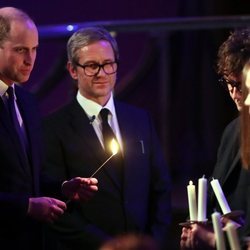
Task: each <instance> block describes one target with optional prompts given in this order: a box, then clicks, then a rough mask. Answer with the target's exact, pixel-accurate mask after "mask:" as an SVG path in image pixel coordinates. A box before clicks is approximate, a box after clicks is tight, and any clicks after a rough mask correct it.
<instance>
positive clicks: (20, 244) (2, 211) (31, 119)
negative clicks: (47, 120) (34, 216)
mask: <svg viewBox="0 0 250 250" xmlns="http://www.w3.org/2000/svg"><path fill="white" fill-rule="evenodd" d="M15 92H16V96H17V103H18V106H19V109H20V112H21V115H22V118H23V121H24V124H25V127H26V132H27V137H28V142H29V153H28V158H27V157H25V155H24V153H23V151H22V149H21V147H20V145H19V143H18V141H17V138H16V137H15V136H14V134H13V128H12V127H11V126H12V125H11V123H10V120H9V117H8V116H7V114H6V111H5V109H4V106H3V102H2V100H1V99H0V120H1V122H0V155H1V157H0V242H1V244H3V243H4V242H6V243H7V245H8V246H9V247H8V249H14V248H15V247H16V249H33V248H34V245H33V246H32V241H33V240H32V237H33V238H34V239H35V236H34V235H39V234H40V232H39V233H38V234H36V229H37V225H36V223H35V222H32V221H30V220H29V218H27V211H28V198H29V197H31V196H37V195H38V193H39V169H40V164H41V157H40V151H41V150H40V147H39V145H40V143H39V141H40V138H39V134H40V133H41V127H40V125H39V124H40V121H39V118H38V110H37V109H36V104H35V102H34V99H33V98H32V96H31V95H30V94H28V93H27V92H25V91H24V90H23V89H21V88H20V87H18V86H16V87H15ZM33 233H34V235H33ZM39 236H40V235H39ZM36 245H37V248H38V249H39V244H38V241H37V243H36Z"/></svg>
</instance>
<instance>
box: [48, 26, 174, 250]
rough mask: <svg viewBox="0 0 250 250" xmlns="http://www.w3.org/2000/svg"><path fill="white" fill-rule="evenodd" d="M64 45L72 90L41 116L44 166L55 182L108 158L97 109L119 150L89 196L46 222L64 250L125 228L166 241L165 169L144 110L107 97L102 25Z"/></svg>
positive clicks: (111, 68)
mask: <svg viewBox="0 0 250 250" xmlns="http://www.w3.org/2000/svg"><path fill="white" fill-rule="evenodd" d="M67 50H68V65H67V67H68V70H69V72H70V75H71V77H72V78H73V79H74V80H75V81H76V82H77V86H78V92H77V95H76V98H74V100H72V102H71V103H69V104H68V105H66V106H65V107H63V108H62V109H60V110H59V111H57V112H55V113H54V114H52V115H51V116H49V117H48V118H47V119H46V120H45V131H46V135H45V139H46V140H47V142H46V145H47V165H46V168H45V169H44V171H45V172H46V174H49V175H50V176H53V177H54V178H57V180H58V181H62V180H64V179H74V178H76V177H77V176H91V175H92V174H93V173H94V172H95V171H96V170H97V169H98V168H99V167H100V166H101V164H102V163H103V162H104V161H105V160H106V159H107V158H108V157H109V156H110V154H108V153H106V151H107V148H106V147H105V143H104V140H105V136H103V134H105V133H104V130H105V129H104V127H105V125H104V120H105V118H104V116H105V114H103V111H104V113H105V112H106V116H108V123H109V125H108V126H111V127H112V133H113V134H114V135H113V137H114V138H115V139H116V141H117V142H118V144H119V152H118V154H116V155H114V156H113V157H112V158H111V159H110V160H109V161H108V162H107V163H106V164H105V166H104V167H103V168H102V169H101V170H100V171H98V172H97V173H96V174H95V177H96V178H97V179H98V192H97V194H96V195H95V196H94V197H93V199H91V201H89V202H87V203H86V204H82V203H78V202H75V203H71V204H70V206H71V209H70V210H69V212H66V213H65V214H64V216H62V217H61V219H60V220H59V221H58V223H55V224H54V225H53V227H54V229H55V231H56V232H57V233H58V235H59V237H60V238H61V239H62V242H63V244H65V245H67V247H68V249H88V250H92V249H97V248H98V247H99V246H100V244H101V243H102V242H103V241H105V240H107V239H110V238H111V237H113V236H115V235H117V234H120V233H125V232H140V233H145V234H151V235H153V236H154V238H155V239H156V240H158V242H161V243H162V244H163V242H164V240H169V239H167V232H168V229H169V224H170V213H171V212H170V183H169V174H168V170H167V166H166V164H165V161H164V159H163V154H162V152H161V148H160V146H159V142H158V140H157V136H156V133H155V130H154V127H153V124H152V121H151V119H150V117H149V115H148V113H147V112H145V111H144V110H142V109H139V108H135V107H132V106H130V105H128V104H124V103H121V102H118V101H116V100H114V98H113V93H112V92H113V89H114V87H115V83H116V71H117V67H118V60H119V56H118V48H117V44H116V41H115V39H114V38H113V37H112V36H111V35H110V34H109V32H108V31H106V30H105V29H103V28H97V27H90V28H85V29H81V30H79V31H77V32H75V33H74V34H73V35H72V36H71V38H70V39H69V41H68V44H67ZM104 109H105V110H104ZM102 115H104V116H102ZM67 243H68V244H67ZM165 247H166V246H165Z"/></svg>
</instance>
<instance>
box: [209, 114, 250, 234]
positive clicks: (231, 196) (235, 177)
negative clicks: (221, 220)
mask: <svg viewBox="0 0 250 250" xmlns="http://www.w3.org/2000/svg"><path fill="white" fill-rule="evenodd" d="M239 137H240V121H239V118H237V119H235V120H233V121H232V122H231V123H230V124H229V125H228V126H227V127H226V129H225V130H224V133H223V135H222V139H221V144H220V147H219V150H218V155H217V163H216V165H215V168H214V172H213V175H212V176H213V177H214V178H217V179H218V180H219V182H220V184H221V187H222V190H223V192H224V194H225V197H226V198H227V201H228V204H229V206H230V208H231V210H232V211H234V210H243V211H244V213H245V216H246V218H245V226H244V227H243V228H241V229H240V230H239V231H240V233H241V235H243V236H244V235H247V234H249V233H250V217H249V216H250V173H249V171H247V170H245V169H243V168H242V165H241V160H240V139H239ZM210 192H211V196H210V201H209V205H210V206H211V207H210V209H209V210H208V213H209V216H210V214H211V213H212V212H213V208H215V207H217V209H218V211H220V209H219V206H218V203H217V200H216V197H215V195H214V193H213V191H212V190H211V189H210Z"/></svg>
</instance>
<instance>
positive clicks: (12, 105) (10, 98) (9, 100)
mask: <svg viewBox="0 0 250 250" xmlns="http://www.w3.org/2000/svg"><path fill="white" fill-rule="evenodd" d="M7 94H8V97H7V107H8V111H9V114H10V118H11V122H12V125H13V128H14V131H15V132H16V134H17V136H18V139H19V141H20V144H21V146H22V148H23V150H24V151H25V153H27V138H26V135H25V132H24V130H22V128H21V126H20V124H19V121H18V118H17V113H16V108H15V97H14V89H13V88H12V87H9V88H8V89H7Z"/></svg>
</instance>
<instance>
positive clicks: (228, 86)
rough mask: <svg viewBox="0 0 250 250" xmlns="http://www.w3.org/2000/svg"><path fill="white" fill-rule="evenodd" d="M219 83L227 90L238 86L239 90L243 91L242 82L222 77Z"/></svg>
mask: <svg viewBox="0 0 250 250" xmlns="http://www.w3.org/2000/svg"><path fill="white" fill-rule="evenodd" d="M219 83H220V84H221V85H222V86H223V87H224V88H225V89H226V90H227V91H230V92H231V91H232V90H233V88H236V90H237V91H239V92H241V83H240V82H237V81H233V80H228V79H225V78H223V77H222V78H220V79H219Z"/></svg>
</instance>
